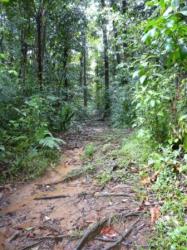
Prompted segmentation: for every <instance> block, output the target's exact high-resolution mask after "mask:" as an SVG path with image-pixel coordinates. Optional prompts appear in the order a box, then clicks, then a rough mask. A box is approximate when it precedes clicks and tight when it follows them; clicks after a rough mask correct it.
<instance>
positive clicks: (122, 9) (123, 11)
mask: <svg viewBox="0 0 187 250" xmlns="http://www.w3.org/2000/svg"><path fill="white" fill-rule="evenodd" d="M126 11H127V0H122V6H121V13H122V14H125V13H126Z"/></svg>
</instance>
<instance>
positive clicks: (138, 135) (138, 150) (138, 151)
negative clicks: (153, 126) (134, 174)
mask: <svg viewBox="0 0 187 250" xmlns="http://www.w3.org/2000/svg"><path fill="white" fill-rule="evenodd" d="M155 146H156V145H154V144H153V143H152V142H151V141H150V140H149V138H147V137H146V135H145V134H144V133H143V134H142V131H137V132H134V133H132V134H131V135H130V136H128V137H127V138H125V139H124V143H123V145H122V147H121V149H120V150H119V153H118V154H119V155H120V156H122V157H124V161H125V162H123V164H128V163H129V162H136V163H137V164H143V163H145V162H146V161H147V159H148V157H149V155H150V154H151V153H152V152H153V150H154V148H155Z"/></svg>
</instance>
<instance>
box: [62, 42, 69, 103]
mask: <svg viewBox="0 0 187 250" xmlns="http://www.w3.org/2000/svg"><path fill="white" fill-rule="evenodd" d="M68 57H69V48H68V46H67V42H65V44H64V57H63V73H64V89H65V101H68V99H69V94H68V88H69V82H68Z"/></svg>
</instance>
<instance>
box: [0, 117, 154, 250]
mask: <svg viewBox="0 0 187 250" xmlns="http://www.w3.org/2000/svg"><path fill="white" fill-rule="evenodd" d="M128 133H129V131H127V130H113V129H110V128H108V127H107V126H105V125H103V124H101V123H98V122H97V123H92V124H89V126H88V125H85V126H83V127H82V128H81V129H80V130H79V132H69V133H68V134H67V135H62V138H63V139H64V137H65V140H66V142H67V144H66V146H65V148H63V149H62V152H63V153H62V157H61V162H60V164H59V166H57V167H56V168H54V169H50V170H48V171H47V173H46V174H45V176H43V177H42V178H39V179H37V180H35V181H33V182H31V183H27V184H17V185H14V186H11V185H10V186H6V187H5V188H3V189H2V190H1V193H0V194H1V196H0V249H1V250H4V249H6V250H26V249H33V250H53V249H54V250H62V249H64V250H74V249H92V250H94V249H95V250H100V249H116V248H115V247H112V246H111V244H114V243H116V242H117V240H119V239H120V237H122V236H121V235H123V234H124V232H126V230H129V228H130V227H131V225H132V224H133V223H134V222H135V221H136V220H137V218H139V221H138V222H137V223H136V225H135V226H134V227H133V229H132V230H131V231H129V233H128V234H127V235H126V236H125V237H124V239H122V238H121V241H120V243H119V244H117V245H118V246H117V247H119V248H117V249H146V248H147V239H148V238H149V235H150V230H151V227H150V222H149V221H150V219H149V217H148V216H147V215H146V214H144V212H145V211H142V209H140V207H141V198H140V197H139V196H140V195H139V189H140V187H139V183H138V182H137V179H136V178H134V175H136V174H133V173H130V174H127V178H126V179H125V180H124V181H121V180H119V179H118V177H117V176H118V175H120V173H121V172H119V173H118V159H117V157H116V155H115V153H114V152H116V150H118V149H119V148H120V145H121V142H122V140H123V138H125V136H127V135H128ZM90 143H92V145H93V147H94V153H93V156H91V157H87V156H85V147H86V145H88V144H90ZM120 171H123V169H120ZM124 171H126V170H124ZM135 172H136V171H135ZM113 173H114V176H113ZM116 173H118V175H117V174H116ZM111 176H112V177H111ZM107 178H108V179H107ZM137 190H138V191H137ZM140 210H141V211H140ZM131 212H133V213H135V215H132V216H128V217H126V216H125V217H123V216H122V217H119V215H124V214H125V215H126V214H128V213H131ZM114 215H117V217H116V218H115V220H114V221H111V222H113V223H112V224H111V225H109V224H108V222H109V220H108V221H107V223H105V225H103V226H102V227H101V228H99V231H98V230H96V231H97V232H96V231H95V232H91V233H90V235H89V237H88V238H85V241H84V240H83V241H84V243H85V244H83V245H84V246H83V245H82V246H80V247H77V246H78V244H79V243H80V239H81V237H83V236H84V235H85V232H87V230H90V228H91V227H92V226H93V225H95V223H97V222H98V221H100V220H102V219H103V218H111V217H112V216H114ZM110 246H111V247H112V248H109V247H110Z"/></svg>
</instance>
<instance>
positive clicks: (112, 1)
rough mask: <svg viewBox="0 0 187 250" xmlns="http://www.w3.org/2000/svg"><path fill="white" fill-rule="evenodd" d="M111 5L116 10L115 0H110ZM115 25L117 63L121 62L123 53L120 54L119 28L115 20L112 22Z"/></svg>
mask: <svg viewBox="0 0 187 250" xmlns="http://www.w3.org/2000/svg"><path fill="white" fill-rule="evenodd" d="M110 6H111V8H112V9H113V10H114V11H115V10H116V9H117V5H116V3H115V0H110ZM112 25H113V33H114V38H115V55H116V62H117V65H118V64H120V63H121V55H120V51H119V50H120V48H119V46H118V41H117V39H118V30H117V28H116V23H115V21H113V23H112Z"/></svg>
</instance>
